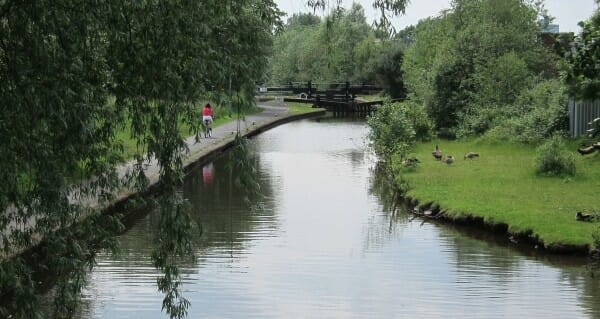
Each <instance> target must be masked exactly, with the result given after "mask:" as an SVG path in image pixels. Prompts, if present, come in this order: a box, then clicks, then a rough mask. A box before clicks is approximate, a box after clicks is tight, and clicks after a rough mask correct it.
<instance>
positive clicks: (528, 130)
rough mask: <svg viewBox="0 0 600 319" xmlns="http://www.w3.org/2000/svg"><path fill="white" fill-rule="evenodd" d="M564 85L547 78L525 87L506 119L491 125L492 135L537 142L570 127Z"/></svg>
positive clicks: (507, 111) (508, 109) (518, 140)
mask: <svg viewBox="0 0 600 319" xmlns="http://www.w3.org/2000/svg"><path fill="white" fill-rule="evenodd" d="M566 103H567V96H566V93H565V86H564V84H563V83H561V82H560V81H559V80H555V79H552V80H546V81H543V82H541V83H538V84H537V85H536V86H534V87H533V88H531V89H529V90H525V91H524V92H523V93H522V94H521V95H520V96H519V98H518V99H517V101H516V102H515V104H514V105H513V106H512V107H510V108H507V109H506V110H505V112H504V113H505V119H504V120H500V121H499V123H498V125H496V126H494V127H493V128H491V130H490V131H489V132H487V133H486V135H489V136H490V137H493V138H497V139H502V140H508V141H514V142H521V143H529V144H536V143H540V142H541V141H543V140H545V139H547V138H549V137H551V136H552V135H553V134H555V133H560V132H563V131H566V130H567V128H568V113H567V109H566Z"/></svg>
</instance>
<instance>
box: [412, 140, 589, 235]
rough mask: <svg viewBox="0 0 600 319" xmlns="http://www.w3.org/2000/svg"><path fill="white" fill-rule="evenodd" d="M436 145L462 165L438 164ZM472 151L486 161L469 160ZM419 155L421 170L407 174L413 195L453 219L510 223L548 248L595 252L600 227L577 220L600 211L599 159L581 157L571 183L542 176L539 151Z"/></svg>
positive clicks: (481, 146)
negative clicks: (538, 170)
mask: <svg viewBox="0 0 600 319" xmlns="http://www.w3.org/2000/svg"><path fill="white" fill-rule="evenodd" d="M435 144H439V145H440V148H441V149H442V151H443V153H444V154H445V155H453V156H455V157H456V161H455V162H454V163H453V164H451V165H447V164H445V163H442V162H440V161H436V160H434V158H433V156H432V155H431V151H432V150H433V149H434V147H435ZM572 149H573V150H575V148H574V147H573V148H572ZM469 151H474V152H478V153H479V154H480V155H481V156H480V157H478V158H475V159H472V160H469V159H467V160H464V159H463V155H464V154H465V153H467V152H469ZM414 155H415V156H417V157H418V158H419V159H420V161H421V163H419V165H418V167H417V168H416V169H402V178H403V179H404V180H405V181H407V182H408V185H409V187H408V191H407V196H408V197H410V198H413V199H416V200H418V201H419V202H420V203H435V204H437V205H439V206H440V208H441V209H443V210H445V211H446V215H447V217H449V218H450V219H462V218H467V217H469V216H471V217H480V218H483V220H484V222H485V223H489V224H499V223H502V224H506V225H508V231H509V232H510V233H514V234H523V233H528V232H532V235H533V236H535V237H537V239H538V240H539V241H541V242H542V243H543V244H544V245H545V246H546V247H564V246H570V245H576V246H585V245H588V247H592V245H593V242H594V241H593V238H592V233H593V232H594V231H596V230H597V229H598V226H599V225H600V223H598V222H594V223H590V222H581V221H577V220H576V219H575V214H576V212H578V211H586V212H590V211H598V208H600V201H599V199H600V198H599V197H598V190H600V159H599V158H598V155H590V156H586V157H581V156H579V154H577V156H578V157H577V163H576V165H577V174H576V175H575V176H573V177H569V178H564V177H545V176H539V175H536V174H535V156H536V152H535V148H532V147H526V146H523V145H514V144H502V143H498V144H494V143H489V142H476V141H451V142H450V141H434V142H431V143H423V144H419V145H417V146H416V148H415V150H414Z"/></svg>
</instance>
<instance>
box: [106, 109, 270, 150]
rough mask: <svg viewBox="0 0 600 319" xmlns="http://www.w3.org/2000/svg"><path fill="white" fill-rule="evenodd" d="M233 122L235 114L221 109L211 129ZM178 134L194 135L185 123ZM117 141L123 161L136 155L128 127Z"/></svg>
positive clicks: (253, 112) (250, 112) (118, 134)
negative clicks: (121, 147)
mask: <svg viewBox="0 0 600 319" xmlns="http://www.w3.org/2000/svg"><path fill="white" fill-rule="evenodd" d="M262 111H263V109H261V108H259V107H255V108H252V109H250V110H246V111H244V112H243V114H242V116H247V115H252V114H257V113H260V112H262ZM201 120H202V116H201V115H200V112H199V113H198V121H199V122H200V121H201ZM235 120H237V114H231V115H229V114H227V112H225V111H224V110H222V109H221V110H220V112H219V114H218V115H216V116H215V119H214V122H213V127H218V126H220V125H223V124H225V123H229V122H231V121H235ZM179 134H181V136H192V135H194V132H193V131H192V129H191V127H190V126H189V125H188V123H186V122H185V121H181V123H180V125H179ZM199 134H200V135H202V134H203V132H202V131H201V132H199ZM117 140H118V141H119V142H121V143H122V145H123V153H122V154H120V155H121V157H122V158H123V159H125V160H129V159H132V158H133V156H134V155H135V154H137V153H138V146H137V142H136V140H134V139H133V138H131V134H130V125H126V127H125V128H124V129H122V130H121V131H119V132H118V133H117Z"/></svg>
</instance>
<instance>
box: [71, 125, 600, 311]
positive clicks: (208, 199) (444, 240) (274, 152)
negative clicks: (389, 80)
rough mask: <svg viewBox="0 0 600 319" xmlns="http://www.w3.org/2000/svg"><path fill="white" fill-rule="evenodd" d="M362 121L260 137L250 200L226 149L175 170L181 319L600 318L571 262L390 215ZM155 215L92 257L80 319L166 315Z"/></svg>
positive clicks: (385, 186) (389, 194)
mask: <svg viewBox="0 0 600 319" xmlns="http://www.w3.org/2000/svg"><path fill="white" fill-rule="evenodd" d="M366 130H367V128H366V126H365V125H364V122H360V121H356V122H343V121H339V120H335V121H327V120H324V121H321V122H319V123H317V122H313V121H302V122H297V123H290V124H288V125H285V126H282V127H279V128H276V129H274V130H271V131H268V132H266V133H264V134H261V135H260V136H258V137H257V138H256V139H255V140H253V141H252V143H251V145H250V146H249V148H250V150H251V151H250V152H249V153H248V154H250V155H252V156H250V157H249V159H248V161H246V163H249V164H250V165H251V167H252V168H253V169H250V170H247V169H244V171H245V172H252V174H253V176H251V178H250V179H251V180H254V181H256V182H257V183H258V186H259V189H260V196H258V197H254V196H251V195H249V194H248V193H246V192H244V189H240V188H239V187H236V185H238V186H239V185H241V184H240V183H237V182H236V177H238V176H240V175H241V172H240V171H239V169H241V168H240V166H237V165H231V162H232V161H234V160H235V159H234V158H232V157H231V156H230V155H228V156H223V157H221V158H219V159H216V160H215V161H214V162H213V163H210V164H203V165H201V166H199V167H198V169H197V170H196V171H195V172H193V173H191V174H190V175H189V176H188V177H187V178H186V180H185V183H184V185H183V187H182V189H181V194H182V195H183V198H185V199H186V200H187V202H188V203H189V205H190V208H191V210H190V217H191V219H192V220H193V222H194V223H195V224H198V225H200V227H198V228H197V229H196V231H195V232H193V233H192V236H191V247H192V249H193V251H194V253H195V256H196V257H195V258H194V260H190V261H187V262H183V263H181V264H180V266H181V267H180V274H181V282H182V284H181V286H180V288H181V291H182V294H183V296H184V297H185V298H187V299H188V300H189V301H190V303H191V306H190V307H189V309H188V310H189V317H190V318H204V317H208V318H281V317H319V318H322V317H329V318H353V317H354V318H371V317H375V318H395V317H409V318H412V317H419V318H439V317H448V316H450V317H461V318H463V317H464V318H481V317H485V318H505V317H536V316H537V317H568V318H586V317H598V316H600V309H599V303H600V301H599V300H598V299H600V298H598V297H600V289H599V288H600V287H599V280H597V279H591V278H590V277H589V275H588V273H587V272H586V270H585V265H584V264H583V263H581V262H577V261H576V262H572V263H565V262H564V261H565V260H564V259H558V258H548V257H541V256H536V255H535V254H529V253H528V254H524V253H522V252H520V251H518V250H515V249H514V247H513V246H509V245H508V244H506V243H503V242H502V241H501V240H485V241H482V240H479V239H478V237H479V236H481V235H479V234H476V233H475V234H471V233H466V232H464V231H463V230H461V229H460V228H456V227H450V226H447V225H441V224H435V223H430V222H423V221H421V220H418V219H412V217H411V216H410V215H408V214H406V213H405V212H402V211H398V212H397V213H396V214H392V213H391V212H390V211H391V210H392V208H393V203H394V198H393V197H394V195H393V191H392V188H391V187H390V185H389V183H387V182H386V181H387V177H386V176H385V173H381V171H378V170H376V169H375V166H374V163H375V160H374V159H373V158H372V155H371V153H370V152H369V151H368V148H367V146H366V143H365V141H364V136H366V133H367V131H366ZM230 154H232V153H230ZM206 173H208V179H207V174H206ZM248 198H250V199H251V202H248V201H247V200H246V199H248ZM257 204H258V205H257ZM160 222H161V221H160V214H158V213H157V212H156V211H153V212H150V213H149V214H145V215H141V216H140V219H139V220H136V221H135V223H134V226H133V227H132V228H131V229H130V230H129V231H128V232H127V233H126V234H124V235H122V236H121V238H120V240H121V242H122V246H121V251H122V253H121V254H119V255H111V254H106V253H102V254H100V255H99V256H98V260H99V264H98V266H97V267H95V269H94V270H93V271H92V272H91V274H90V275H89V282H90V283H89V285H88V286H87V287H86V289H85V291H84V296H83V298H82V299H83V300H82V301H83V303H84V304H85V307H86V309H84V311H83V312H82V313H81V315H80V318H147V319H150V318H162V317H164V314H163V313H161V303H162V295H161V293H159V292H158V291H157V288H156V278H157V277H158V276H160V273H159V272H158V271H157V270H156V269H155V268H154V266H153V263H152V260H151V259H150V255H151V252H152V242H153V241H152V238H153V234H154V232H155V231H156V229H157V228H156V227H157V225H158V224H160ZM567 261H570V260H569V259H567Z"/></svg>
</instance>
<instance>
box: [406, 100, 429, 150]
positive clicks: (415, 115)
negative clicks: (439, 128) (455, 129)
mask: <svg viewBox="0 0 600 319" xmlns="http://www.w3.org/2000/svg"><path fill="white" fill-rule="evenodd" d="M402 105H403V106H404V108H405V110H406V112H407V114H406V115H407V116H408V119H409V121H410V122H411V123H412V127H413V129H414V131H415V138H416V139H417V140H418V141H428V140H430V139H431V133H432V131H433V123H432V122H431V120H430V119H429V117H428V116H427V112H426V111H425V108H424V107H423V106H422V105H421V104H419V103H417V102H415V101H412V100H406V101H405V102H402Z"/></svg>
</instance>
